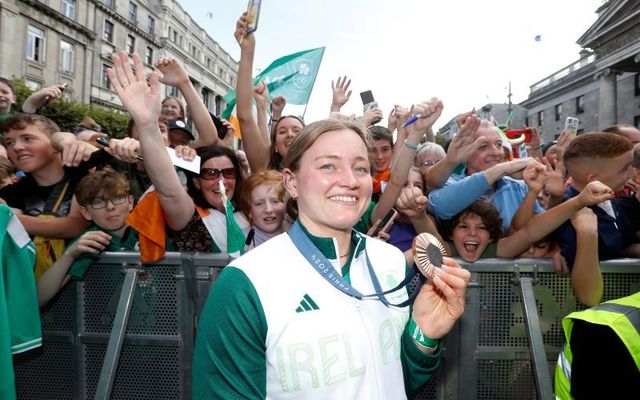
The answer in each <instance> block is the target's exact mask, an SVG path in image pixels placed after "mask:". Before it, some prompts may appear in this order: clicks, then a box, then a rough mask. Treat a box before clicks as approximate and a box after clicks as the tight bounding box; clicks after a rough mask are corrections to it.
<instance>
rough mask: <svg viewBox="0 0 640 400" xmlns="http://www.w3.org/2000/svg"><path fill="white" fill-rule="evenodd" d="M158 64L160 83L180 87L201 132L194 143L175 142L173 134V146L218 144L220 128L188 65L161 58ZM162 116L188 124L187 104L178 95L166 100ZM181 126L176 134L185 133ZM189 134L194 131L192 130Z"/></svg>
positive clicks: (194, 122) (196, 146)
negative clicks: (194, 82)
mask: <svg viewBox="0 0 640 400" xmlns="http://www.w3.org/2000/svg"><path fill="white" fill-rule="evenodd" d="M155 66H156V68H157V69H158V70H159V71H160V72H161V73H162V76H161V77H160V82H161V83H164V84H165V85H169V86H174V87H176V88H178V90H179V91H180V93H181V94H182V96H184V99H185V101H186V103H187V107H189V114H190V116H191V119H192V121H193V125H194V126H195V128H196V130H197V131H198V138H197V139H195V140H193V142H192V143H191V142H189V141H188V140H187V141H177V140H176V141H172V138H171V135H169V141H170V146H171V147H176V146H177V145H185V146H186V145H189V146H191V147H193V148H194V149H195V148H198V147H200V146H210V145H213V144H216V143H217V142H218V130H217V129H216V126H215V124H214V123H213V120H212V119H211V115H210V114H209V111H208V110H207V107H206V106H205V105H204V103H203V102H202V98H201V97H200V95H199V94H198V92H197V91H196V89H195V87H194V86H193V83H192V82H191V80H190V79H189V74H187V71H186V70H185V69H184V67H183V66H182V65H181V64H180V63H179V62H178V61H177V60H176V59H174V58H161V59H159V60H158V61H156V63H155ZM162 116H163V117H164V118H166V119H167V121H172V120H175V121H177V122H180V123H181V124H184V125H185V126H186V124H185V120H184V118H185V114H184V106H183V105H182V102H181V101H180V100H179V99H178V98H176V97H167V98H165V99H164V101H163V102H162ZM180 129H182V128H180ZM180 129H176V131H175V133H176V134H177V135H181V134H182V133H184V132H183V131H181V130H180ZM189 133H191V131H190V130H189ZM187 136H190V137H188V138H187V139H191V138H194V137H195V136H194V135H193V134H191V135H187ZM183 139H184V138H183Z"/></svg>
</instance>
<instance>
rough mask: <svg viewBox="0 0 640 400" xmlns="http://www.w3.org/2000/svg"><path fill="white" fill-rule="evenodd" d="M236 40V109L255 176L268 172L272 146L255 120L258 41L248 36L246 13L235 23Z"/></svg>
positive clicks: (248, 158) (251, 34) (245, 147)
mask: <svg viewBox="0 0 640 400" xmlns="http://www.w3.org/2000/svg"><path fill="white" fill-rule="evenodd" d="M235 37H236V40H237V41H238V44H239V45H240V64H239V65H238V81H237V82H236V100H237V103H236V109H237V113H238V121H239V122H240V132H241V134H242V141H243V143H244V149H245V152H246V153H247V160H248V161H249V166H250V167H251V171H252V172H253V173H258V172H262V171H266V170H267V168H268V167H269V143H268V141H265V140H264V139H263V137H262V135H261V134H260V129H259V128H258V124H257V123H256V120H255V119H254V118H253V111H252V109H251V108H252V100H253V82H252V69H253V56H254V54H255V50H256V40H255V35H254V34H253V33H247V13H246V12H245V13H243V14H242V15H241V16H240V18H239V19H238V22H237V23H236V31H235Z"/></svg>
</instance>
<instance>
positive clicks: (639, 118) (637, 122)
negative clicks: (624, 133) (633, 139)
mask: <svg viewBox="0 0 640 400" xmlns="http://www.w3.org/2000/svg"><path fill="white" fill-rule="evenodd" d="M633 125H634V126H635V127H636V128H637V129H640V115H636V116H635V117H633Z"/></svg>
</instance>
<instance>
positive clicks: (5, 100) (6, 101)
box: [0, 82, 16, 114]
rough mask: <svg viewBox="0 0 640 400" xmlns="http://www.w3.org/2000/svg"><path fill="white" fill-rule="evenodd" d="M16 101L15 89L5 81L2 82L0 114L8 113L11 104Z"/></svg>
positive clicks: (0, 87) (0, 84) (0, 86)
mask: <svg viewBox="0 0 640 400" xmlns="http://www.w3.org/2000/svg"><path fill="white" fill-rule="evenodd" d="M15 102H16V96H15V94H14V93H13V90H11V88H10V87H9V85H7V84H6V83H4V82H0V114H8V113H9V111H10V110H11V105H12V104H14V103H15Z"/></svg>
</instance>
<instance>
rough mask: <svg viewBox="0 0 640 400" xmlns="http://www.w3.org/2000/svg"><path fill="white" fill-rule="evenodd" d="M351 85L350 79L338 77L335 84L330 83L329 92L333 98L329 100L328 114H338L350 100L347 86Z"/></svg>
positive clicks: (349, 91)
mask: <svg viewBox="0 0 640 400" xmlns="http://www.w3.org/2000/svg"><path fill="white" fill-rule="evenodd" d="M350 85H351V79H349V78H347V76H346V75H345V76H343V77H340V76H339V77H338V81H337V83H335V82H334V81H331V91H332V92H333V96H332V98H331V109H330V110H329V113H332V112H340V109H342V106H344V105H345V104H347V101H349V98H351V90H349V86H350Z"/></svg>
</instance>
